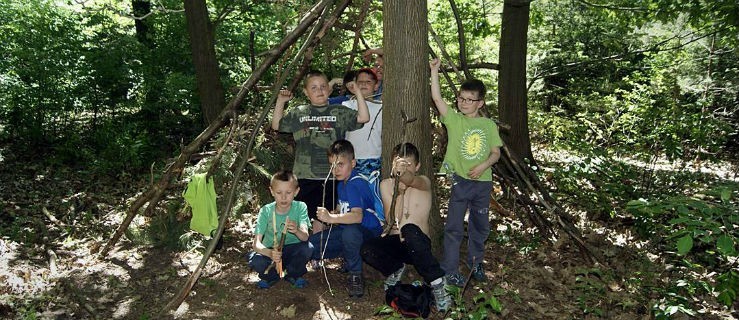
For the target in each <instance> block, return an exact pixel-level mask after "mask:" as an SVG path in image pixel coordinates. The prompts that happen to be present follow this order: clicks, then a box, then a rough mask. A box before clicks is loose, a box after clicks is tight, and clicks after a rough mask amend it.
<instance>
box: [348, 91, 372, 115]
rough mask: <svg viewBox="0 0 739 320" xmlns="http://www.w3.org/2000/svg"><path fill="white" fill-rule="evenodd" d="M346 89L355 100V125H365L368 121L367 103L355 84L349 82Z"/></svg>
mask: <svg viewBox="0 0 739 320" xmlns="http://www.w3.org/2000/svg"><path fill="white" fill-rule="evenodd" d="M346 88H347V89H349V92H351V93H353V94H354V96H355V97H356V98H357V123H367V122H369V120H370V113H369V107H367V101H365V100H364V97H363V96H362V93H361V92H360V91H359V88H357V84H356V83H355V82H354V81H351V82H349V83H347V84H346Z"/></svg>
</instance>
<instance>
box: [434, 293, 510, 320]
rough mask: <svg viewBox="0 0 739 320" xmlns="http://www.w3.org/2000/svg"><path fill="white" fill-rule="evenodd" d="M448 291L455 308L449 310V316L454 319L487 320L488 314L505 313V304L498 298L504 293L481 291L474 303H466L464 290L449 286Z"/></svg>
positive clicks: (475, 297) (474, 298)
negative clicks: (463, 294)
mask: <svg viewBox="0 0 739 320" xmlns="http://www.w3.org/2000/svg"><path fill="white" fill-rule="evenodd" d="M447 291H448V292H449V294H450V295H451V296H452V300H453V301H454V306H453V307H452V309H451V310H449V312H448V315H449V317H450V318H452V319H470V320H472V319H475V320H481V319H487V318H488V314H489V313H490V312H491V311H492V312H494V313H497V314H500V313H501V312H502V311H503V304H502V303H501V302H500V301H499V300H498V298H497V297H496V296H499V295H502V294H503V292H502V291H500V290H498V291H495V290H494V291H492V292H491V291H487V290H480V292H479V293H478V294H476V295H475V296H474V297H473V298H472V301H465V299H464V297H463V296H462V289H461V288H459V287H456V286H447Z"/></svg>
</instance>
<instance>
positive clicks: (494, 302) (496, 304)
mask: <svg viewBox="0 0 739 320" xmlns="http://www.w3.org/2000/svg"><path fill="white" fill-rule="evenodd" d="M488 304H489V305H490V308H492V309H493V311H495V313H500V312H501V311H503V305H502V304H501V303H500V301H498V299H497V298H495V297H493V296H491V297H490V300H488Z"/></svg>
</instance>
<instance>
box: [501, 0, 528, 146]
mask: <svg viewBox="0 0 739 320" xmlns="http://www.w3.org/2000/svg"><path fill="white" fill-rule="evenodd" d="M530 3H531V1H530V0H505V2H504V4H503V21H502V27H501V35H500V55H499V56H500V62H499V66H500V75H499V76H498V112H499V114H500V120H501V121H503V122H504V123H507V124H509V125H510V126H511V130H510V132H508V134H505V133H504V134H503V139H504V140H505V142H506V144H507V145H508V146H509V147H510V148H511V149H512V150H513V151H514V152H516V153H517V154H518V155H519V156H521V157H522V158H526V159H530V160H533V155H532V153H531V140H530V138H529V125H528V122H529V114H528V109H527V106H526V104H527V97H526V94H527V89H526V46H527V42H528V41H527V33H528V29H529V5H530Z"/></svg>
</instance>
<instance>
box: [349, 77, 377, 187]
mask: <svg viewBox="0 0 739 320" xmlns="http://www.w3.org/2000/svg"><path fill="white" fill-rule="evenodd" d="M354 82H355V83H356V86H354V88H353V90H351V93H352V94H354V95H355V96H364V99H365V100H366V103H367V108H368V109H369V114H370V120H369V122H367V123H366V124H365V125H364V127H362V128H361V129H357V130H354V131H349V132H347V133H346V140H349V142H351V143H352V145H353V146H354V151H355V156H356V159H357V171H359V173H361V174H363V175H365V176H367V177H370V176H372V173H373V172H377V173H376V175H377V174H379V171H380V166H381V164H382V160H381V157H382V101H377V100H376V99H375V92H376V90H377V88H378V86H379V82H378V78H377V74H376V73H375V71H373V70H372V69H370V68H362V69H359V70H357V71H356V80H355V81H354ZM342 104H343V105H345V106H347V107H349V109H352V110H358V105H359V99H358V97H357V98H354V99H351V100H349V101H344V102H342Z"/></svg>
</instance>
